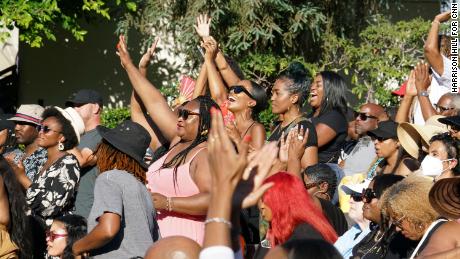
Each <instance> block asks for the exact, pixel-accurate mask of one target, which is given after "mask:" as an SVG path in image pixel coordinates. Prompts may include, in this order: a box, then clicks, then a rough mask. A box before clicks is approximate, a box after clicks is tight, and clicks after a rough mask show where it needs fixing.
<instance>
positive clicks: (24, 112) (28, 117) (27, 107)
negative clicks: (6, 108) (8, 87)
mask: <svg viewBox="0 0 460 259" xmlns="http://www.w3.org/2000/svg"><path fill="white" fill-rule="evenodd" d="M44 110H45V108H43V107H42V106H40V105H38V104H23V105H21V106H19V108H18V110H17V111H16V114H15V115H14V116H13V117H11V118H9V119H8V120H10V121H15V122H28V123H32V124H35V125H39V124H40V122H41V121H42V114H43V111H44Z"/></svg>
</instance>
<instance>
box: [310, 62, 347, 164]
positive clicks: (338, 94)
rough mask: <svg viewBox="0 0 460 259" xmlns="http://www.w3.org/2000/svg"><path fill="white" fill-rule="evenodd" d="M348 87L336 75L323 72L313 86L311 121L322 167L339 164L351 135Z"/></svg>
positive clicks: (311, 87) (311, 91) (311, 92)
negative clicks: (347, 138)
mask: <svg viewBox="0 0 460 259" xmlns="http://www.w3.org/2000/svg"><path fill="white" fill-rule="evenodd" d="M346 90H347V84H346V83H345V80H344V79H343V78H342V77H341V76H340V75H338V74H337V73H335V72H331V71H323V72H320V73H319V74H318V75H316V76H315V79H314V81H313V83H312V84H311V86H310V105H311V107H312V109H313V113H312V114H310V117H311V121H312V122H313V124H314V125H315V128H316V133H317V135H318V158H319V162H320V163H337V162H338V159H339V156H340V149H341V148H342V145H343V144H344V143H345V139H346V137H347V131H348V122H347V119H346V114H347V101H346V96H345V94H346Z"/></svg>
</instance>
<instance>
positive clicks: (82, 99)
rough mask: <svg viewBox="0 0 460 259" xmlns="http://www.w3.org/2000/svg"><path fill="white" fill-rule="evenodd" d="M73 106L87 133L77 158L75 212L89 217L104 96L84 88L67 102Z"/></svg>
mask: <svg viewBox="0 0 460 259" xmlns="http://www.w3.org/2000/svg"><path fill="white" fill-rule="evenodd" d="M66 105H67V106H71V107H73V108H74V109H75V110H76V111H77V112H78V114H80V117H81V118H82V119H83V122H84V123H85V134H84V135H82V136H81V140H80V144H79V145H78V147H77V148H78V150H79V151H80V152H79V153H80V154H79V155H77V158H78V159H79V162H80V167H81V171H80V186H79V189H78V193H77V199H76V201H75V213H76V214H78V215H81V216H84V217H85V218H88V216H89V213H90V211H91V207H92V206H93V201H94V185H95V182H96V177H97V175H98V173H99V171H98V169H97V167H96V160H97V159H96V157H95V156H94V152H95V151H96V148H97V146H98V144H99V143H100V142H101V139H102V137H101V135H100V134H99V133H98V131H97V130H96V127H97V126H99V125H101V113H102V97H101V95H100V94H99V93H98V92H97V91H95V90H89V89H82V90H80V91H78V92H77V93H76V94H75V96H74V97H73V98H72V99H71V100H69V101H67V102H66Z"/></svg>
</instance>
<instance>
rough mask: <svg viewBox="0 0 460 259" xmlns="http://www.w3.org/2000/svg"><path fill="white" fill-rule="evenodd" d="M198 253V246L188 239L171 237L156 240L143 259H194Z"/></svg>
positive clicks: (199, 248)
mask: <svg viewBox="0 0 460 259" xmlns="http://www.w3.org/2000/svg"><path fill="white" fill-rule="evenodd" d="M200 251H201V247H200V245H198V244H197V243H196V242H195V241H193V240H191V239H190V238H186V237H182V236H172V237H166V238H162V239H160V240H158V241H157V242H156V243H155V244H153V245H152V246H151V247H150V248H149V250H147V253H146V254H145V257H144V258H145V259H153V258H162V259H196V258H198V256H199V254H200Z"/></svg>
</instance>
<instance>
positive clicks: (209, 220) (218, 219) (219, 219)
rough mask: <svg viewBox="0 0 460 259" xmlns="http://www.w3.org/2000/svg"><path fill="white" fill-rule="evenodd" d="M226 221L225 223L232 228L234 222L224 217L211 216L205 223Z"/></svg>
mask: <svg viewBox="0 0 460 259" xmlns="http://www.w3.org/2000/svg"><path fill="white" fill-rule="evenodd" d="M213 222H214V223H224V224H225V225H227V226H228V227H229V228H232V222H230V221H228V220H226V219H224V218H209V219H206V220H205V222H204V224H205V225H206V224H209V223H213Z"/></svg>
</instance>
